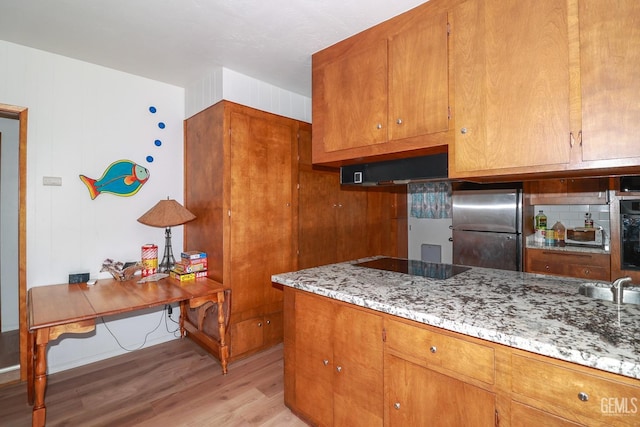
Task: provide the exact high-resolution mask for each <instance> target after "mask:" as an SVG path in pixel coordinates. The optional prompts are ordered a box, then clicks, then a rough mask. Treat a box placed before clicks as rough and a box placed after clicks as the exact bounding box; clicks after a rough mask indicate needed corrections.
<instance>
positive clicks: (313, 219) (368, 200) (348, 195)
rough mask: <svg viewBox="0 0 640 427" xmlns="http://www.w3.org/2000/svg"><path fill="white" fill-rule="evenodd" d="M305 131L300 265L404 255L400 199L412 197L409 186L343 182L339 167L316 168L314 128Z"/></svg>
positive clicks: (302, 139)
mask: <svg viewBox="0 0 640 427" xmlns="http://www.w3.org/2000/svg"><path fill="white" fill-rule="evenodd" d="M299 134H300V138H299V145H298V152H299V153H300V163H299V176H298V182H299V190H298V193H299V196H298V197H299V210H298V230H299V231H298V267H299V268H301V269H303V268H309V267H316V266H318V265H326V264H332V263H336V262H343V261H348V260H352V259H358V258H364V257H368V256H374V255H387V256H401V255H403V254H402V253H399V252H398V251H399V250H400V248H402V247H406V244H405V245H404V246H402V245H400V244H399V243H398V241H399V238H400V237H399V228H400V226H399V225H397V222H398V221H397V216H398V215H397V201H398V199H402V200H406V188H400V187H394V188H393V189H388V188H387V189H381V188H363V187H354V186H345V187H343V186H341V185H340V176H339V172H338V171H337V170H336V169H333V168H321V167H313V166H312V164H311V133H310V131H309V130H308V129H300V131H299ZM403 216H404V217H405V218H406V210H405V211H403ZM405 230H406V227H405ZM405 234H406V232H405ZM405 241H406V240H405ZM405 251H406V250H405Z"/></svg>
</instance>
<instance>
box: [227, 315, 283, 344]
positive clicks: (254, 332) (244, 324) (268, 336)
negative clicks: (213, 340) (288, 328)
mask: <svg viewBox="0 0 640 427" xmlns="http://www.w3.org/2000/svg"><path fill="white" fill-rule="evenodd" d="M279 342H282V311H278V312H275V313H270V314H268V315H265V316H258V317H254V318H251V319H247V320H243V321H241V322H238V323H235V324H233V325H232V327H231V351H232V352H234V353H235V354H244V353H247V352H249V351H252V350H254V349H256V348H265V347H271V346H273V345H275V344H278V343H279Z"/></svg>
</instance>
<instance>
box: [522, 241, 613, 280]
mask: <svg viewBox="0 0 640 427" xmlns="http://www.w3.org/2000/svg"><path fill="white" fill-rule="evenodd" d="M525 271H526V272H528V273H542V274H553V275H557V276H569V277H578V278H582V279H592V280H607V281H609V280H611V257H610V255H609V254H595V253H587V252H566V251H557V250H551V249H550V250H546V249H527V252H526V256H525Z"/></svg>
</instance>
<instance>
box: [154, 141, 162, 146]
mask: <svg viewBox="0 0 640 427" xmlns="http://www.w3.org/2000/svg"><path fill="white" fill-rule="evenodd" d="M153 143H154V144H156V147H160V146H161V145H162V141H160V140H159V139H156V140H155V141H153Z"/></svg>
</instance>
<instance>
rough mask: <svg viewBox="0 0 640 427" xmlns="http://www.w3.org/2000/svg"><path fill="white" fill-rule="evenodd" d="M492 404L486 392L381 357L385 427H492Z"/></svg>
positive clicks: (397, 359)
mask: <svg viewBox="0 0 640 427" xmlns="http://www.w3.org/2000/svg"><path fill="white" fill-rule="evenodd" d="M495 400H496V398H495V395H494V394H493V393H491V392H489V391H486V390H483V389H481V388H479V387H475V386H473V385H471V384H466V383H464V382H463V381H460V380H458V379H455V378H452V377H449V376H447V375H443V374H441V373H439V372H435V371H433V370H430V369H427V368H424V367H422V366H419V365H416V364H413V363H411V362H408V361H406V360H404V359H402V358H399V357H396V356H393V355H386V356H385V426H432V427H440V426H443V427H444V426H466V427H474V426H476V427H486V426H492V425H494V424H495V418H496V416H495V411H496V409H495V407H496V402H495Z"/></svg>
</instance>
